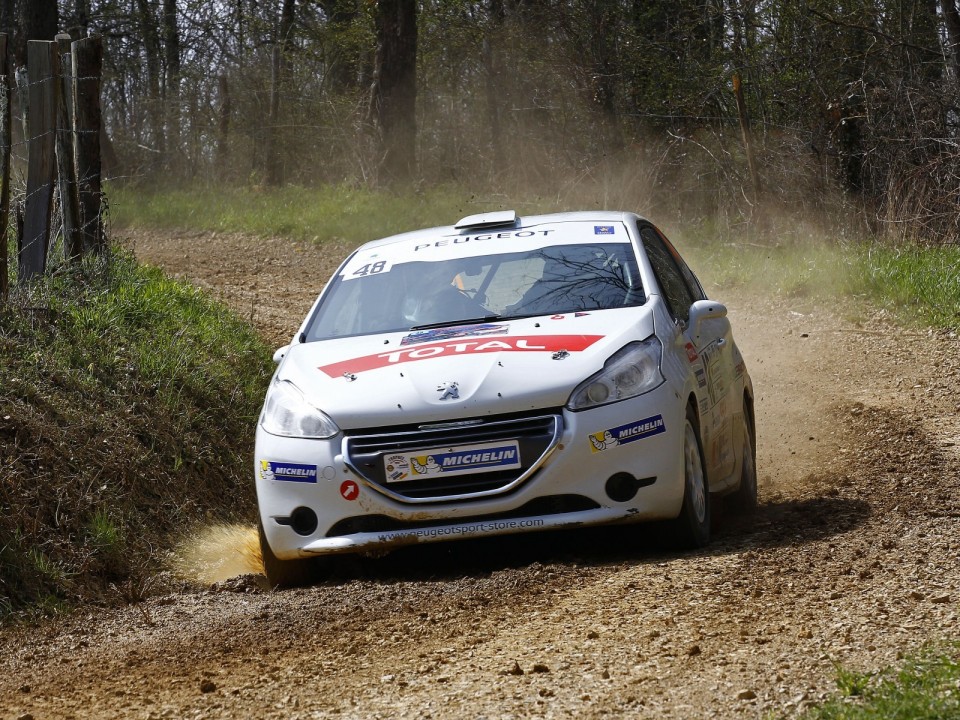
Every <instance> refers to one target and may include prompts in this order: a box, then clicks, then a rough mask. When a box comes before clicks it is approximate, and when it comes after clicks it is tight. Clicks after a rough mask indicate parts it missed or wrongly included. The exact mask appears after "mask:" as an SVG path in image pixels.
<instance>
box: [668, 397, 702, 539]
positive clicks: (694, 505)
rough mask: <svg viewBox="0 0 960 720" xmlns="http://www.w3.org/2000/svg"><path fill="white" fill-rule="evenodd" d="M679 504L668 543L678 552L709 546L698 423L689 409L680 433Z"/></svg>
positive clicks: (691, 409) (692, 410) (695, 415)
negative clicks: (681, 444)
mask: <svg viewBox="0 0 960 720" xmlns="http://www.w3.org/2000/svg"><path fill="white" fill-rule="evenodd" d="M681 462H682V463H683V504H682V505H681V507H680V514H679V515H678V516H677V517H676V519H674V520H673V523H672V528H671V530H672V532H671V536H672V537H671V539H672V541H673V544H674V546H676V547H677V548H681V549H693V548H701V547H704V546H706V545H707V544H709V542H710V486H709V484H708V483H707V473H706V463H705V462H704V458H703V443H702V442H701V441H700V422H699V420H698V419H697V414H696V412H695V411H694V409H693V408H692V407H691V406H687V417H686V421H685V422H684V430H683V450H682V458H681Z"/></svg>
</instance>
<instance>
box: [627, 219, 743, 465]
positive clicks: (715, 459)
mask: <svg viewBox="0 0 960 720" xmlns="http://www.w3.org/2000/svg"><path fill="white" fill-rule="evenodd" d="M640 237H641V240H642V242H643V246H644V249H645V250H646V253H647V257H648V258H649V259H650V264H651V266H652V268H653V272H654V275H656V278H657V283H658V284H659V285H660V290H661V292H662V294H663V299H664V301H665V304H666V305H667V308H668V310H669V312H670V315H671V316H672V318H673V321H674V331H673V332H674V338H673V348H672V351H673V352H674V353H675V354H677V355H679V356H680V357H681V358H685V359H686V361H687V362H688V363H689V368H690V370H691V371H692V372H693V374H694V377H695V378H696V393H697V399H698V403H699V414H700V435H701V438H702V441H703V446H704V447H703V451H704V455H705V456H706V462H707V467H708V472H709V473H710V477H711V478H712V479H713V480H714V481H720V480H723V479H726V478H727V477H728V476H729V475H730V473H732V472H733V469H734V464H735V462H736V458H735V456H734V453H733V451H732V450H733V442H732V431H733V422H732V419H733V418H732V415H733V410H734V408H733V406H732V404H731V403H732V401H731V394H732V393H731V391H732V387H731V385H732V383H731V378H732V375H733V365H734V363H733V334H732V331H731V328H730V321H729V320H727V318H726V317H714V318H707V319H703V320H701V321H700V322H699V323H697V327H690V307H691V305H693V303H695V302H696V301H698V300H706V299H707V296H706V294H705V293H704V292H703V288H702V287H701V286H700V282H699V281H698V280H697V278H696V276H695V275H694V274H693V272H692V271H691V270H690V268H689V267H688V266H687V264H686V263H685V262H684V261H683V258H681V257H680V255H679V253H677V251H676V250H675V249H674V247H673V245H671V244H670V241H669V240H667V238H666V237H664V236H663V235H662V234H661V233H660V232H659V231H658V230H657V229H656V228H654V227H653V226H644V227H641V228H640Z"/></svg>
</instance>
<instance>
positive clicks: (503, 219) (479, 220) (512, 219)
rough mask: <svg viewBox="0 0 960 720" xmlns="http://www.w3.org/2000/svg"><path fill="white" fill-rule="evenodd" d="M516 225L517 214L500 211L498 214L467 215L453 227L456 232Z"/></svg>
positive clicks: (511, 211) (510, 211) (512, 211)
mask: <svg viewBox="0 0 960 720" xmlns="http://www.w3.org/2000/svg"><path fill="white" fill-rule="evenodd" d="M516 223H517V213H516V211H515V210H501V211H500V212H488V213H480V214H479V215H468V216H467V217H465V218H463V219H462V220H460V221H459V222H458V223H457V224H456V225H454V226H453V227H454V228H456V229H457V230H466V229H468V228H492V227H506V226H507V225H515V224H516Z"/></svg>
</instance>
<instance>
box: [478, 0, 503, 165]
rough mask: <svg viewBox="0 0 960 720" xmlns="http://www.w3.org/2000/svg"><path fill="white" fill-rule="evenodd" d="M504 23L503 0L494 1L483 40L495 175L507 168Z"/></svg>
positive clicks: (491, 2)
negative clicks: (503, 112) (502, 49)
mask: <svg viewBox="0 0 960 720" xmlns="http://www.w3.org/2000/svg"><path fill="white" fill-rule="evenodd" d="M504 20H505V12H504V8H503V0H490V6H489V13H488V21H487V32H486V34H485V36H484V38H483V66H484V70H485V71H486V95H487V122H488V124H489V125H490V150H491V153H490V155H491V157H492V159H493V172H494V173H498V172H502V171H503V170H504V169H505V168H504V153H503V138H502V137H501V135H502V130H501V125H500V106H501V103H502V101H503V97H504V87H503V72H502V64H503V58H502V57H501V52H500V43H501V42H502V40H503V22H504Z"/></svg>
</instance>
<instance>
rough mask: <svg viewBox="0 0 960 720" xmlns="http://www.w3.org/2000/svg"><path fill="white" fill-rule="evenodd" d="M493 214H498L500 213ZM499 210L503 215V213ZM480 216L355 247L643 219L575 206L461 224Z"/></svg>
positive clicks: (625, 213) (612, 211) (364, 248)
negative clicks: (494, 221) (499, 220)
mask: <svg viewBox="0 0 960 720" xmlns="http://www.w3.org/2000/svg"><path fill="white" fill-rule="evenodd" d="M497 214H498V215H499V214H500V213H497ZM503 214H504V215H506V213H503ZM486 215H493V213H487V214H486ZM483 217H484V215H476V216H471V217H470V218H463V220H460V221H459V222H457V223H456V224H455V225H441V226H438V227H432V228H424V229H422V230H412V231H410V232H405V233H399V234H397V235H390V236H389V237H385V238H381V239H380V240H373V241H371V242H368V243H364V244H363V245H361V246H360V247H359V248H357V249H358V250H369V249H371V248H376V247H383V246H385V245H392V244H394V243H399V242H407V241H410V240H429V239H435V238H437V237H444V236H447V237H449V236H450V235H470V234H472V233H476V232H492V231H495V230H497V229H498V228H499V229H501V230H507V229H508V228H509V229H510V230H520V229H522V228H528V227H534V226H536V225H546V224H557V223H566V222H626V221H627V220H628V219H631V218H633V219H636V220H643V219H644V218H642V217H641V216H639V215H637V214H636V213H632V212H623V211H614V210H579V211H575V212H562V213H548V214H545V215H519V214H518V215H517V219H516V222H515V223H509V224H503V225H498V226H490V225H486V224H482V220H479V221H478V224H477V225H466V226H463V225H462V223H463V221H464V220H468V219H473V218H477V219H480V218H483ZM458 225H460V227H457V226H458Z"/></svg>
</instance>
